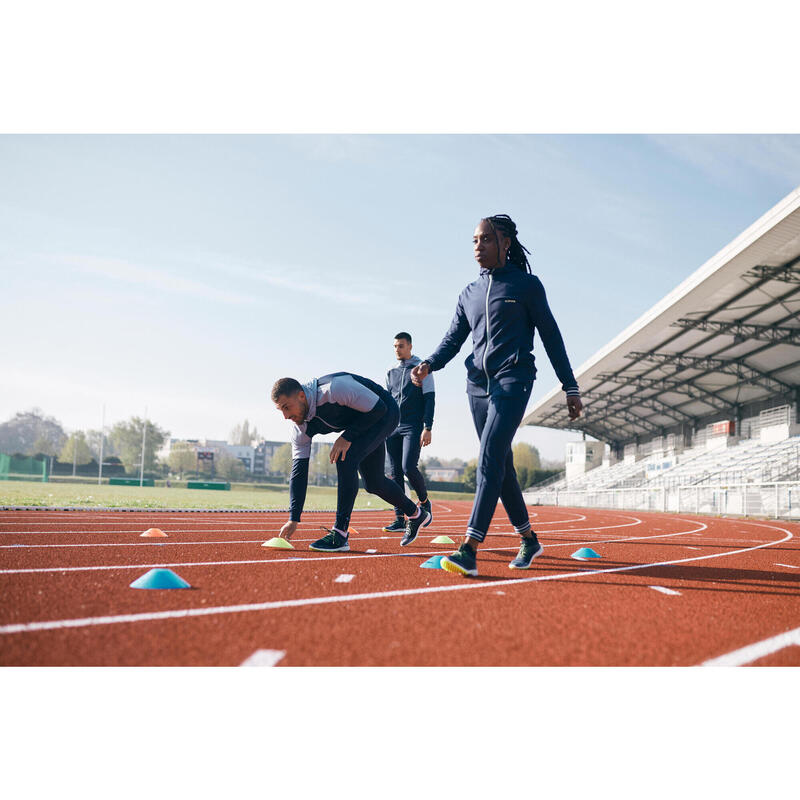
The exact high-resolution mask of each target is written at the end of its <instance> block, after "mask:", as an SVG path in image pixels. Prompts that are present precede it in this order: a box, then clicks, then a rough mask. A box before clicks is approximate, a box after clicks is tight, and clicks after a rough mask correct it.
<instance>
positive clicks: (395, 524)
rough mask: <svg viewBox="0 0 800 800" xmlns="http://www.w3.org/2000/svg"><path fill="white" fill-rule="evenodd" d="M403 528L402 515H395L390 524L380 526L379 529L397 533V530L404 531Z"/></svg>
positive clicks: (403, 520) (404, 525)
mask: <svg viewBox="0 0 800 800" xmlns="http://www.w3.org/2000/svg"><path fill="white" fill-rule="evenodd" d="M405 529H406V521H405V519H404V518H403V517H397V519H395V521H394V522H393V523H392V524H391V525H387V526H386V527H384V528H381V530H382V531H386V533H397V532H398V531H404V530H405Z"/></svg>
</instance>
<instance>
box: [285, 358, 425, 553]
mask: <svg viewBox="0 0 800 800" xmlns="http://www.w3.org/2000/svg"><path fill="white" fill-rule="evenodd" d="M272 402H273V403H275V407H276V408H277V409H278V411H280V412H281V413H282V414H283V416H284V418H285V419H288V420H290V421H291V422H292V471H291V476H290V479H289V511H290V518H289V521H288V522H287V523H286V524H285V525H284V526H283V527H282V528H281V532H280V536H282V537H284V538H286V539H290V538H291V537H292V534H293V533H294V532H295V530H296V529H297V524H298V523H299V522H300V517H301V514H302V512H303V506H304V505H305V499H306V489H307V487H308V463H309V458H310V457H311V439H312V437H313V436H315V435H316V434H318V433H319V434H326V433H330V432H331V431H342V434H341V436H339V438H338V439H336V441H335V442H334V443H333V447H332V448H331V455H330V459H331V463H332V464H336V472H337V476H338V489H337V499H336V521H335V523H334V526H333V528H332V529H331V530H329V531H328V534H327V535H326V536H323V538H322V539H319V540H318V541H316V542H314V543H313V544H311V545H309V547H310V548H311V549H312V550H320V551H323V552H340V551H347V550H349V549H350V545H349V543H348V528H349V526H350V515H351V514H352V511H353V505H354V503H355V500H356V495H357V494H358V473H359V472H360V473H361V477H362V478H363V479H364V487H365V488H366V490H367V491H368V492H370V493H372V494H375V495H377V496H378V497H380V498H381V499H382V500H385V501H386V502H387V503H389V505H392V506H395V507H397V508H400V509H402V511H403V513H404V514H405V516H406V517H408V521H407V522H406V526H405V533H404V535H403V538H402V540H401V542H400V544H401V546H403V547H405V546H407V545H409V544H411V542H413V541H414V539H416V538H417V533H418V531H419V529H420V527H422V526H423V525H424V524H425V523H426V522H427V521H428V520H429V519H430V514H429V513H428V512H427V511H425V510H424V509H422V508H420V507H418V506H417V505H415V504H414V502H413V501H412V500H411V499H410V498H408V497H406V495H405V493H404V492H403V490H402V489H401V488H400V487H399V486H398V485H397V484H396V483H395V482H394V481H393V480H390V479H389V478H387V477H386V475H385V474H384V463H385V460H386V439H387V437H388V436H390V435H391V434H392V433H393V432H394V430H395V429H396V428H397V424H398V422H399V421H400V409H399V408H398V406H397V403H396V402H395V401H394V399H393V398H392V396H391V394H389V392H387V391H386V390H385V389H383V388H381V387H380V386H379V385H378V384H377V383H375V382H374V381H371V380H369V378H362V377H361V376H360V375H354V374H353V373H351V372H334V373H331V374H330V375H325V376H323V377H321V378H317V379H315V380H312V381H309V382H308V383H305V384H301V383H299V382H298V381H297V380H295V379H294V378H280V379H279V380H277V381H276V382H275V385H274V386H273V387H272ZM325 530H327V529H325Z"/></svg>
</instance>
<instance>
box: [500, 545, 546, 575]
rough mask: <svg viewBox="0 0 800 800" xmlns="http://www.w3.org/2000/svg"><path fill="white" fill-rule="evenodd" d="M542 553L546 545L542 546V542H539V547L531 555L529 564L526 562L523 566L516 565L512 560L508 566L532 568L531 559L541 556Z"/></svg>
mask: <svg viewBox="0 0 800 800" xmlns="http://www.w3.org/2000/svg"><path fill="white" fill-rule="evenodd" d="M542 553H544V547H542V543H541V542H539V549H538V550H537V551H536V552H535V553H534V554H533V555H532V556H531V560H530V561H529V562H528V563H527V564H525V566H524V567H523V566H515V564H514V562H513V561H512V562H511V563H510V564H509V565H508V568H509V569H530V566H531V561H533V559H534V558H536V557H537V556H540V555H541V554H542Z"/></svg>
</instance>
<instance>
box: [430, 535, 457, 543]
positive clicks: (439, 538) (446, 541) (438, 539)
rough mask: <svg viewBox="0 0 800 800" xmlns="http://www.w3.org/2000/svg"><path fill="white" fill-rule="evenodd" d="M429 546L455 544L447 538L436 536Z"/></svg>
mask: <svg viewBox="0 0 800 800" xmlns="http://www.w3.org/2000/svg"><path fill="white" fill-rule="evenodd" d="M431 544H455V542H454V541H453V540H452V539H451V538H450V537H449V536H437V537H436V538H435V539H431Z"/></svg>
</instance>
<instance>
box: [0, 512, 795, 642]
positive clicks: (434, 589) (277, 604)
mask: <svg viewBox="0 0 800 800" xmlns="http://www.w3.org/2000/svg"><path fill="white" fill-rule="evenodd" d="M752 524H753V525H757V526H758V527H762V528H768V529H769V530H774V531H780V532H781V533H785V534H786V535H785V536H784V537H782V538H781V539H776V540H774V541H771V542H765V543H763V544H759V545H756V546H755V547H746V548H743V549H741V550H730V551H728V552H726V553H712V554H711V555H704V556H693V557H691V558H679V559H673V560H670V561H656V562H652V563H649V564H634V565H629V566H625V567H609V568H605V569H594V570H584V571H580V572H566V573H561V574H556V575H536V576H533V577H530V578H512V579H509V580H500V581H483V582H482V581H477V582H475V583H472V582H461V583H457V584H454V585H444V586H426V587H419V588H414V589H393V590H388V591H385V592H367V593H364V594H350V595H330V596H326V597H305V598H298V599H295V600H273V601H268V602H264V603H243V604H239V605H230V606H214V607H209V608H184V609H175V610H171V611H154V612H145V613H138V614H118V615H114V616H103V617H84V618H80V619H62V620H49V621H42V622H24V623H16V624H12V625H2V626H0V634H2V635H9V634H16V633H32V632H37V631H47V630H58V629H62V628H85V627H91V626H94V625H116V624H122V623H128V622H152V621H157V620H167V619H186V618H189V617H202V616H210V615H216V614H238V613H244V612H249V611H272V610H275V609H284V608H301V607H305V606H314V605H327V604H331V603H346V602H356V601H360V600H382V599H386V598H390V597H413V596H415V595H424V594H434V593H439V592H458V591H471V590H474V589H493V590H497V589H498V588H499V587H501V586H519V585H521V584H527V583H539V582H543V581H552V580H565V579H569V578H583V577H590V576H593V575H605V574H609V573H615V572H634V571H636V570H640V569H649V568H651V567H663V566H667V565H671V564H686V563H689V562H693V561H708V560H710V559H713V558H724V557H726V556H732V555H738V554H740V553H749V552H752V551H753V550H761V549H762V548H764V547H771V546H773V545H776V544H782V543H783V542H787V541H789V539H792V538H794V534H793V533H791V532H790V531H787V530H786V529H785V528H779V527H777V526H773V525H763V524H760V523H755V522H754V523H752ZM792 633H794V632H792Z"/></svg>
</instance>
